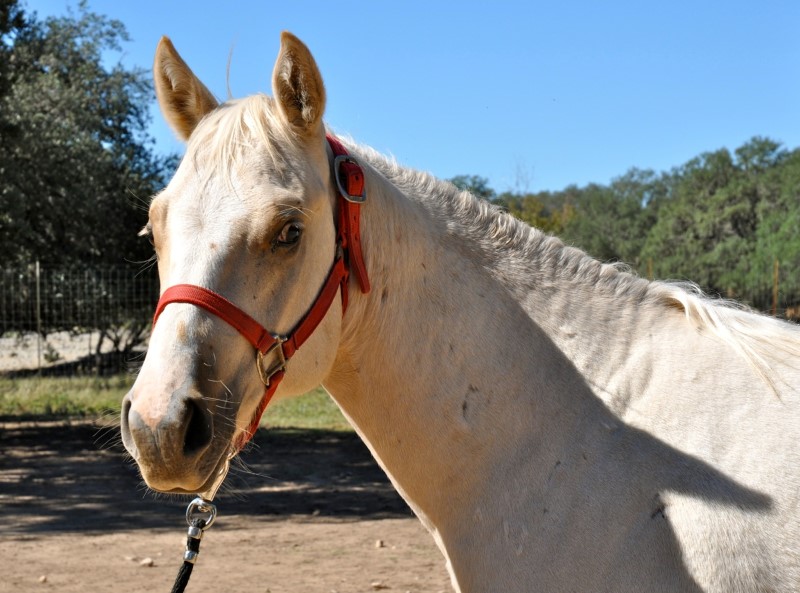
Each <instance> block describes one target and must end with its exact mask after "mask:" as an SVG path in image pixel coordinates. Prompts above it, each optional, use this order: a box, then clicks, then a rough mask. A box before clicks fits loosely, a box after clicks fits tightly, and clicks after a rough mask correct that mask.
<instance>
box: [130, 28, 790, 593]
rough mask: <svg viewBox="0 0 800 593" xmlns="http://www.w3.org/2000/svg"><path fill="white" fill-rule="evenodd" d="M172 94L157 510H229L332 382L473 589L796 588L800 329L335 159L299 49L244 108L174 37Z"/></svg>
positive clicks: (461, 584)
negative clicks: (264, 442) (266, 436)
mask: <svg viewBox="0 0 800 593" xmlns="http://www.w3.org/2000/svg"><path fill="white" fill-rule="evenodd" d="M365 77H367V75H365ZM154 79H155V88H156V94H157V97H158V102H159V105H160V108H161V111H162V113H163V115H164V117H165V118H166V120H167V121H168V123H169V124H170V125H171V127H172V128H173V130H174V131H175V133H176V134H177V135H178V136H179V137H180V138H181V139H182V140H184V141H185V142H186V143H187V148H186V153H185V156H184V157H183V160H182V162H181V163H180V165H179V167H178V169H177V171H176V173H175V175H174V178H173V179H172V180H171V182H170V183H169V184H168V186H167V187H166V188H165V189H164V190H163V191H162V192H161V193H159V194H157V195H156V196H155V197H154V198H153V200H152V203H151V205H150V210H149V221H148V223H147V226H146V227H145V229H144V230H143V234H145V235H147V236H148V237H149V238H150V240H151V241H152V242H153V245H154V246H155V252H156V254H157V259H158V262H157V266H158V273H159V278H160V282H161V287H162V293H163V294H162V297H161V301H159V307H158V311H157V316H156V317H157V322H156V323H155V325H154V327H153V331H152V337H151V340H150V346H149V350H148V352H147V355H146V357H145V360H144V362H143V365H142V368H141V370H140V372H139V374H138V377H137V379H136V381H135V383H134V385H133V387H132V388H131V390H130V392H129V393H128V394H127V395H126V396H125V397H124V400H123V407H122V436H123V441H124V443H125V446H126V448H127V450H128V452H129V453H130V455H131V456H132V457H133V458H134V459H135V460H136V462H137V463H138V467H139V470H140V473H141V475H142V477H143V479H144V480H145V482H146V483H147V485H148V486H149V487H150V488H152V489H154V490H157V491H163V492H177V493H194V492H207V493H210V494H209V496H213V493H214V492H215V491H216V488H217V487H218V485H219V482H220V480H221V479H223V478H224V473H225V470H226V468H227V464H228V462H229V460H230V458H231V457H232V456H234V455H235V454H236V453H237V451H238V450H239V449H240V448H241V446H242V444H243V443H244V442H245V441H246V440H247V438H248V437H249V436H250V435H251V434H252V432H253V430H255V427H256V426H257V423H258V420H257V418H258V417H259V416H260V412H261V411H262V410H263V406H264V405H265V404H264V401H265V400H268V399H269V397H271V396H272V395H273V394H274V395H275V397H278V398H280V397H291V396H295V395H298V394H301V393H304V392H306V391H308V390H309V389H311V388H313V387H315V386H317V385H319V384H322V385H323V386H324V388H325V389H326V390H327V391H328V392H329V394H330V395H331V397H332V398H333V399H334V400H335V402H336V404H337V405H338V406H339V407H340V409H341V410H342V412H343V414H344V415H345V417H346V418H347V419H348V421H349V422H350V423H351V424H352V426H353V427H354V429H355V431H356V432H357V433H358V435H359V436H360V437H361V438H362V439H363V441H364V442H365V443H366V445H367V446H368V447H369V449H370V451H371V453H372V455H373V456H374V458H375V459H376V460H377V462H378V464H380V466H381V467H382V468H383V470H384V471H385V472H386V474H387V475H388V477H389V479H390V480H391V482H392V483H393V485H394V487H395V488H396V489H397V491H398V492H399V493H400V495H401V496H402V497H403V498H404V499H405V501H406V502H407V503H408V505H409V506H410V507H411V509H413V511H414V513H415V514H416V515H417V517H418V518H419V519H420V520H421V521H422V523H423V524H424V525H425V527H426V528H427V529H428V531H429V532H430V533H431V535H432V537H433V538H434V540H435V541H436V543H437V545H438V547H439V549H440V550H441V552H442V554H443V556H444V562H445V565H446V567H447V570H448V571H449V574H450V578H451V582H452V587H453V589H454V590H455V591H458V592H462V593H467V592H470V593H472V592H484V591H485V592H488V591H503V592H507V593H508V592H522V591H526V592H527V591H551V592H567V591H570V592H573V591H592V592H617V593H621V592H634V591H636V592H641V591H651V592H684V593H687V592H691V593H700V592H704V593H712V592H713V593H717V592H718V593H723V592H724V593H734V592H740V593H741V592H748V593H753V592H767V591H769V592H772V593H775V592H785V593H789V592H797V591H798V590H800V448H798V443H800V396H799V395H798V391H797V386H798V379H800V371H799V370H798V367H797V364H796V361H797V360H798V358H797V357H798V354H800V333H799V330H798V329H797V327H796V326H792V325H791V324H788V323H786V322H783V321H780V320H777V319H773V318H769V317H767V316H763V315H760V314H757V313H755V312H751V311H749V310H747V309H745V308H743V307H737V306H734V305H732V304H731V303H728V302H724V301H721V300H717V299H712V298H709V297H707V296H705V295H703V294H702V293H701V292H700V291H699V290H696V289H694V288H692V287H691V286H687V285H679V284H675V283H667V282H658V281H648V280H646V279H643V278H639V277H637V276H635V275H633V274H632V273H630V272H629V271H626V270H624V269H620V267H619V266H615V265H611V264H608V263H602V262H599V261H597V260H595V259H593V258H592V257H590V256H589V255H587V254H585V253H583V252H582V251H579V250H578V249H576V248H573V247H570V246H567V245H565V244H564V243H563V242H562V241H560V240H559V239H557V238H555V237H552V236H548V235H546V234H544V233H543V232H541V231H539V230H537V229H535V228H532V227H530V226H527V225H526V224H524V223H522V222H520V221H519V220H516V219H514V218H513V217H512V216H510V215H509V214H507V213H505V212H503V211H501V210H500V209H499V208H497V207H495V206H493V205H492V204H490V203H488V202H486V201H483V200H480V199H478V198H476V197H474V196H472V195H471V194H469V193H468V192H464V191H460V190H458V189H457V188H455V187H454V186H453V185H451V184H450V183H448V182H446V181H441V180H437V179H436V178H434V177H433V176H432V175H430V174H427V173H424V172H419V171H415V170H411V169H408V168H405V167H403V166H401V165H399V164H398V163H397V162H396V161H395V160H393V159H390V158H387V157H384V156H382V155H380V154H378V153H377V152H376V151H374V150H372V149H370V148H369V147H366V146H363V145H359V144H358V143H356V142H355V141H353V140H350V139H344V138H339V137H335V136H334V135H333V134H331V133H330V130H329V129H328V128H327V127H326V123H325V122H324V120H323V114H324V108H325V101H326V94H325V87H324V83H323V80H322V76H321V74H320V71H319V69H318V67H317V65H316V63H315V61H314V58H313V56H312V54H311V53H310V51H309V49H308V48H307V47H306V46H305V45H304V44H303V43H302V42H301V41H300V40H299V39H297V38H296V37H294V36H293V35H291V34H290V33H283V34H282V36H281V45H280V51H279V53H278V57H277V61H276V63H275V66H274V70H273V74H272V91H273V92H272V96H271V97H270V96H267V95H263V94H260V95H254V96H250V97H247V98H244V99H237V100H234V99H230V100H228V101H226V102H224V103H221V104H220V103H219V102H218V101H217V100H216V99H215V97H214V96H213V95H212V94H211V92H210V91H209V90H208V89H207V87H206V86H204V84H203V83H202V82H201V81H200V80H199V79H198V78H197V77H196V76H195V75H194V74H193V72H192V71H191V69H190V68H189V66H188V65H187V64H186V62H184V60H183V59H182V58H181V57H180V55H179V54H178V53H177V51H176V50H175V48H174V46H173V45H172V43H171V42H170V41H169V40H168V39H167V38H166V37H165V38H163V39H162V40H161V42H160V43H159V45H158V48H157V51H156V56H155V62H154ZM365 83H366V81H365ZM343 198H344V199H343ZM342 227H346V228H345V229H344V230H342ZM346 243H347V244H346ZM167 297H168V298H167ZM321 301H325V302H324V303H323V304H322V305H320V304H319V303H320V302H321ZM311 318H313V319H311ZM309 319H311V321H309ZM312 326H313V327H312ZM300 334H302V335H300ZM298 336H299V337H298ZM290 346H291V347H290ZM254 358H255V362H254ZM265 386H266V387H265ZM265 391H266V393H265Z"/></svg>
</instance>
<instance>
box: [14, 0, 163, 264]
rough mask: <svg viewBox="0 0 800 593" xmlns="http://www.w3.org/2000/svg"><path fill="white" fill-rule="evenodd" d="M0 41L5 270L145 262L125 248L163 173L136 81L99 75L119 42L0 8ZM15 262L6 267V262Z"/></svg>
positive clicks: (109, 23) (120, 73)
mask: <svg viewBox="0 0 800 593" xmlns="http://www.w3.org/2000/svg"><path fill="white" fill-rule="evenodd" d="M5 14H8V15H11V16H12V17H13V19H12V22H13V25H14V28H13V32H11V33H6V34H4V35H2V37H0V39H2V43H1V44H0V45H2V48H0V52H2V53H3V55H4V56H5V57H6V58H7V59H6V60H4V61H3V63H4V65H5V68H3V69H2V70H0V75H2V77H3V78H2V82H0V90H2V89H6V92H5V93H4V94H2V95H0V131H2V133H3V136H2V142H0V248H2V249H3V252H4V253H6V254H7V260H6V261H7V262H8V263H24V262H29V261H31V260H35V259H38V260H41V261H42V262H45V263H47V264H51V265H53V264H56V265H70V264H74V263H76V262H80V263H82V264H85V263H95V264H101V263H102V264H112V263H113V264H118V263H123V262H125V261H142V260H145V259H147V258H148V257H149V256H150V250H149V248H148V246H147V245H142V243H143V242H142V241H141V240H138V239H137V238H136V231H137V230H138V228H140V227H141V226H142V225H143V224H144V222H145V221H146V216H145V214H144V212H143V211H144V209H145V208H144V205H145V203H146V200H147V197H148V196H149V195H151V194H152V193H153V192H154V191H156V190H157V189H159V188H160V187H161V186H162V185H163V182H164V179H165V178H166V174H167V172H168V171H169V170H170V169H171V167H172V165H173V159H172V158H161V157H157V156H156V155H155V154H154V153H153V151H152V149H151V146H152V140H151V139H150V138H149V137H148V135H147V132H146V130H147V124H148V118H149V113H148V103H149V100H150V85H149V82H148V80H147V78H146V77H145V72H144V71H143V70H140V69H134V70H127V69H126V68H124V67H123V66H122V65H121V64H119V63H118V64H116V65H114V66H112V67H110V68H107V67H105V66H104V65H103V56H104V55H106V54H104V52H113V51H119V50H120V48H121V44H122V43H123V42H125V41H127V40H128V37H127V33H126V31H125V27H124V26H123V25H122V23H120V22H118V21H114V20H109V19H107V18H106V17H104V16H101V15H98V14H95V13H92V12H89V11H88V9H87V7H86V3H85V2H82V3H81V4H79V7H78V12H77V14H72V13H70V14H69V15H68V16H66V17H59V18H48V19H47V20H45V21H44V22H40V21H37V20H35V18H30V17H23V16H22V15H21V11H20V9H19V8H18V6H17V5H16V3H15V2H11V3H8V2H6V4H5V9H4V12H2V13H0V16H4V15H5ZM9 257H10V258H11V259H12V260H16V262H13V261H12V262H9V259H8V258H9Z"/></svg>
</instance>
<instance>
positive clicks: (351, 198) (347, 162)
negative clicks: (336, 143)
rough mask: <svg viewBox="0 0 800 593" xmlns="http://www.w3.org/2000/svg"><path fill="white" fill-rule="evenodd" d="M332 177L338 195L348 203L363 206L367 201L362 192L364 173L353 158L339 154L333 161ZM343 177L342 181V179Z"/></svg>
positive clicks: (364, 192) (364, 193) (365, 193)
mask: <svg viewBox="0 0 800 593" xmlns="http://www.w3.org/2000/svg"><path fill="white" fill-rule="evenodd" d="M333 176H334V177H335V178H336V187H337V188H339V193H340V194H341V196H342V197H343V198H344V199H345V200H347V201H348V202H354V203H356V204H363V203H364V202H366V201H367V192H366V191H365V190H364V171H362V170H361V165H359V164H358V161H356V160H355V159H354V158H353V157H351V156H350V155H347V154H340V155H338V156H336V157H335V158H334V159H333ZM343 177H344V179H342V178H343Z"/></svg>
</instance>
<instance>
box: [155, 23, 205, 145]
mask: <svg viewBox="0 0 800 593" xmlns="http://www.w3.org/2000/svg"><path fill="white" fill-rule="evenodd" d="M153 80H154V82H155V87H156V97H157V98H158V104H159V106H160V107H161V113H163V114H164V118H165V119H166V120H167V123H169V125H170V127H171V128H172V129H173V130H174V132H175V133H176V134H177V135H178V137H179V138H180V139H181V140H184V141H186V140H188V139H189V136H191V135H192V132H193V131H194V129H195V127H197V124H198V122H199V121H200V120H201V119H203V117H204V116H205V115H206V114H207V113H209V112H210V111H212V110H213V109H214V108H215V107H216V106H217V100H216V99H215V98H214V95H212V94H211V91H209V90H208V89H207V88H206V86H205V85H204V84H203V83H202V82H200V79H198V78H197V77H196V76H195V75H194V73H193V72H192V71H191V69H190V68H189V66H187V64H186V62H184V61H183V58H181V57H180V55H178V52H177V51H176V50H175V46H174V45H172V42H171V41H170V40H169V38H168V37H162V38H161V41H159V42H158V47H157V48H156V58H155V61H154V62H153Z"/></svg>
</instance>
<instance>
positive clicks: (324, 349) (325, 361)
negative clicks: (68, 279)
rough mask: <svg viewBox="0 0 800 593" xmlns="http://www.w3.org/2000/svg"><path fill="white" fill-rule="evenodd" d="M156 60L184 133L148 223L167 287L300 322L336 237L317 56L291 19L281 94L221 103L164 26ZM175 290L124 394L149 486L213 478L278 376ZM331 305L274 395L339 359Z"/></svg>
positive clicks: (279, 65) (164, 98) (173, 488)
mask: <svg viewBox="0 0 800 593" xmlns="http://www.w3.org/2000/svg"><path fill="white" fill-rule="evenodd" d="M153 70H154V78H155V87H156V95H157V97H158V102H159V105H160V108H161V111H162V112H163V115H164V117H165V118H166V120H167V121H168V122H169V124H170V125H171V127H172V128H173V130H174V131H175V133H176V134H177V135H178V136H179V137H180V138H181V139H182V140H183V141H185V142H186V143H187V148H186V154H185V156H184V158H183V160H182V162H181V164H180V166H179V167H178V169H177V171H176V173H175V176H174V177H173V179H172V180H171V182H170V183H169V185H168V186H167V187H166V188H165V189H164V190H163V191H162V192H161V193H159V194H158V195H157V196H156V197H155V198H154V199H153V201H152V204H151V206H150V212H149V222H148V224H147V226H146V227H145V229H144V231H143V234H146V235H147V236H149V238H150V239H151V241H152V243H153V245H154V247H155V251H156V255H157V259H158V273H159V278H160V283H161V290H162V294H164V293H165V291H167V290H168V289H170V287H176V286H178V285H191V286H194V287H202V289H204V290H207V291H209V292H210V293H214V294H217V295H220V296H221V297H224V299H225V300H227V301H229V302H231V303H235V304H236V305H235V307H236V309H237V310H238V311H239V312H240V313H241V314H242V315H244V316H245V317H249V318H252V320H253V322H254V323H255V325H256V326H260V327H262V328H268V329H269V332H270V334H274V335H276V336H282V335H288V334H290V332H291V331H292V330H293V328H295V327H296V326H297V324H298V322H299V321H300V320H301V319H303V317H304V315H306V314H307V313H308V311H309V309H310V308H311V307H312V306H313V304H314V302H315V300H316V299H317V297H318V295H319V293H320V290H321V288H320V287H322V286H323V284H325V282H326V280H325V279H326V276H330V273H331V270H332V266H333V265H334V262H335V261H336V257H337V250H338V249H339V248H340V247H339V246H337V230H336V226H337V225H336V224H335V220H334V216H335V213H336V210H337V207H336V195H337V194H336V187H335V186H336V184H335V180H334V176H333V175H332V174H331V170H332V169H331V155H330V154H329V152H330V149H329V147H328V143H327V142H326V135H325V128H324V125H323V122H322V115H323V111H324V108H325V90H324V86H323V82H322V78H321V76H320V73H319V70H318V68H317V65H316V63H315V62H314V59H313V57H312V56H311V54H310V52H309V51H308V49H307V48H306V46H305V45H303V43H302V42H300V41H299V40H298V39H297V38H295V37H294V36H292V35H291V34H289V33H284V34H283V35H282V38H281V50H280V53H279V56H278V59H277V62H276V64H275V68H274V72H273V76H272V87H273V96H274V98H269V97H267V96H264V95H257V96H253V97H249V98H247V99H243V100H238V101H236V100H231V101H228V102H226V103H223V104H219V103H218V102H217V101H216V99H215V98H214V97H213V95H212V94H211V93H210V92H209V90H208V89H207V88H206V87H205V85H203V83H202V82H200V80H199V79H198V78H197V77H196V76H195V75H194V73H193V72H192V71H191V70H190V69H189V67H188V66H187V64H186V63H185V62H184V61H183V60H182V59H181V57H180V56H179V55H178V53H177V52H176V50H175V48H174V47H173V45H172V43H171V42H170V41H169V39H167V38H163V39H162V40H161V42H160V43H159V45H158V48H157V50H156V56H155V64H154V69H153ZM344 282H345V283H346V277H345V280H344ZM333 296H336V298H333ZM168 304H169V305H170V306H168V307H166V306H164V307H161V306H160V308H159V315H158V321H157V323H155V325H154V328H153V332H152V336H151V339H150V346H149V350H148V353H147V356H146V358H145V360H144V364H143V366H142V368H141V371H140V373H139V375H138V377H137V380H136V382H135V384H134V385H133V387H132V389H131V390H130V392H129V393H128V394H127V395H126V396H125V399H124V401H123V409H122V437H123V442H124V444H125V447H126V448H127V450H128V452H129V453H130V454H131V455H132V456H133V458H134V459H135V460H136V462H137V463H138V465H139V468H140V471H141V473H142V476H143V477H144V479H145V481H146V483H147V484H148V486H150V487H151V488H153V489H155V490H159V491H165V492H186V493H193V492H205V491H208V490H209V489H212V488H214V487H215V482H217V481H218V476H219V475H220V472H222V474H223V475H224V471H223V469H224V468H227V463H228V459H229V458H230V457H231V456H232V455H233V454H235V453H236V452H237V450H238V447H239V446H240V444H241V443H242V442H243V440H246V438H247V436H248V434H247V433H248V431H249V430H251V426H252V424H253V419H254V417H255V416H256V415H257V412H258V410H259V408H260V407H261V405H260V404H261V402H262V394H263V393H264V389H265V388H264V383H265V382H266V383H269V382H270V377H269V376H267V377H266V378H265V377H264V373H263V369H262V368H260V366H259V365H258V364H256V356H255V354H256V353H255V352H254V349H253V343H251V342H249V341H248V339H246V338H245V337H244V336H243V335H242V334H241V333H240V332H239V331H237V329H235V327H234V326H232V325H231V324H230V322H229V321H227V322H226V320H224V319H222V318H220V317H219V316H217V315H214V314H212V313H211V312H209V311H208V310H207V308H202V307H197V306H193V305H192V304H190V303H188V302H180V301H179V300H178V301H174V300H173V301H171V302H170V303H168ZM323 313H324V314H320V315H319V317H320V319H318V320H317V324H315V330H314V331H313V334H311V335H310V336H307V341H306V344H305V345H304V346H303V348H302V350H300V351H298V353H297V355H296V356H294V357H293V358H292V360H291V362H290V363H287V364H286V365H285V367H286V368H285V373H284V372H283V369H281V377H282V379H283V380H282V382H281V384H280V387H279V388H278V389H277V391H278V396H282V395H292V394H299V393H303V392H304V391H307V390H308V389H310V388H312V387H314V386H316V385H318V384H319V383H320V382H321V381H322V379H323V378H324V377H325V376H326V375H327V373H328V372H329V371H330V369H331V367H332V365H333V361H334V358H335V356H336V352H337V348H338V344H339V340H340V336H341V324H342V301H341V300H340V299H339V298H338V296H337V295H332V296H331V302H330V307H329V308H327V309H326V311H324V312H323ZM234 325H235V324H234ZM265 350H266V348H265ZM262 354H263V353H262ZM259 371H262V372H259ZM274 386H275V385H273V387H274ZM212 494H213V490H212Z"/></svg>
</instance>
